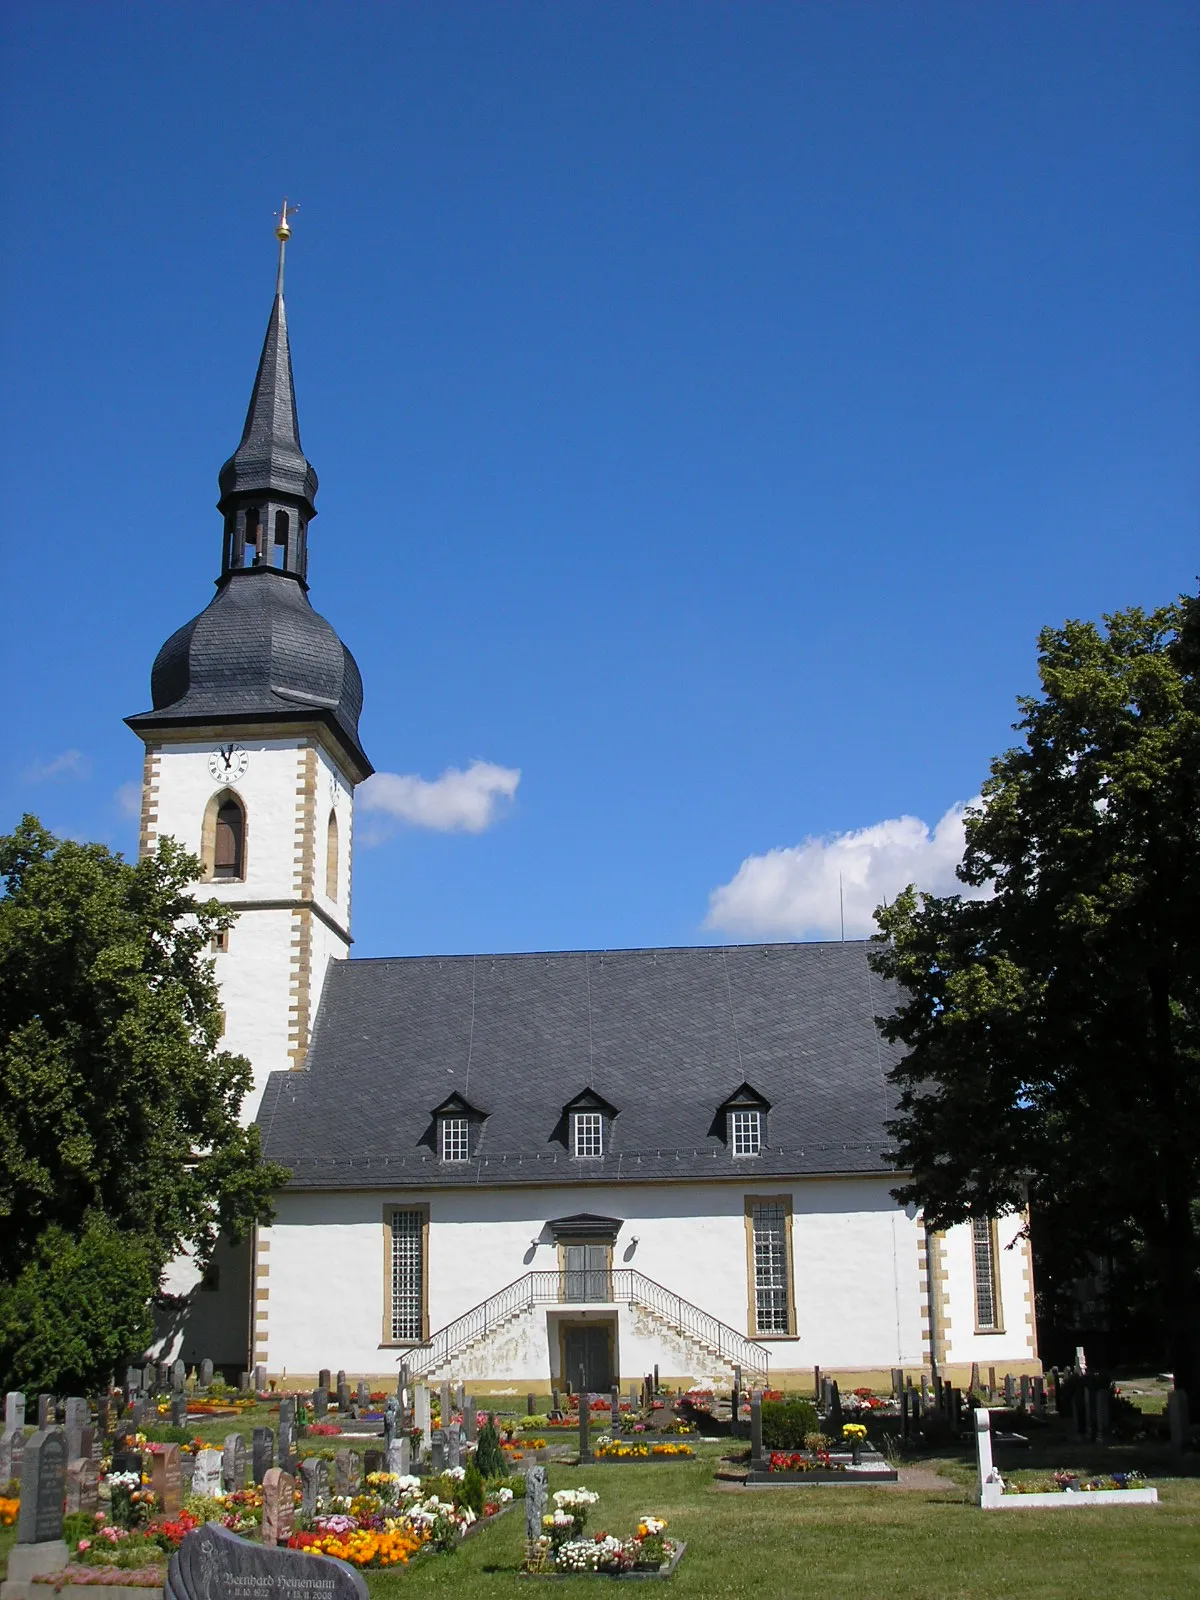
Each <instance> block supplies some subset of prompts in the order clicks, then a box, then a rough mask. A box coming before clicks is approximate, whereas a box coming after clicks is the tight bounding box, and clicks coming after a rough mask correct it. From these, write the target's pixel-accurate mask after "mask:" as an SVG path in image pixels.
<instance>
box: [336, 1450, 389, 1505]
mask: <svg viewBox="0 0 1200 1600" xmlns="http://www.w3.org/2000/svg"><path fill="white" fill-rule="evenodd" d="M387 1470H388V1471H389V1472H391V1471H392V1468H391V1467H388V1469H387ZM333 1492H334V1494H336V1495H340V1496H341V1497H342V1498H343V1499H345V1498H346V1497H347V1496H348V1495H349V1493H350V1452H349V1450H339V1451H338V1452H337V1453H336V1454H335V1456H334V1458H333Z"/></svg>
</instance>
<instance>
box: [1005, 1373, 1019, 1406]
mask: <svg viewBox="0 0 1200 1600" xmlns="http://www.w3.org/2000/svg"><path fill="white" fill-rule="evenodd" d="M1016 1402H1017V1386H1016V1384H1015V1383H1014V1382H1013V1375H1012V1373H1011V1372H1006V1373H1005V1374H1004V1404H1005V1405H1006V1406H1007V1407H1008V1409H1009V1410H1010V1411H1011V1410H1012V1408H1013V1406H1014V1405H1015V1404H1016Z"/></svg>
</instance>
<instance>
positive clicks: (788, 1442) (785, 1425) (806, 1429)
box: [762, 1400, 818, 1450]
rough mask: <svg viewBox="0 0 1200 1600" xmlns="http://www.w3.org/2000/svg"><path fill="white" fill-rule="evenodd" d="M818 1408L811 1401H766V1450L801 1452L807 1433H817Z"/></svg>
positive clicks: (764, 1425)
mask: <svg viewBox="0 0 1200 1600" xmlns="http://www.w3.org/2000/svg"><path fill="white" fill-rule="evenodd" d="M817 1428H818V1422H817V1408H816V1406H814V1405H813V1403H812V1401H811V1400H764V1401H763V1404H762V1442H763V1449H764V1450H800V1449H802V1448H803V1446H804V1436H805V1434H806V1433H816V1432H817Z"/></svg>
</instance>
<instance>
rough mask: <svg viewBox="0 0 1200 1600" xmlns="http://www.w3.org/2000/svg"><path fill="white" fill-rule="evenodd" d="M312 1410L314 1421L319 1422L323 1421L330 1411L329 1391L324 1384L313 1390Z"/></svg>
mask: <svg viewBox="0 0 1200 1600" xmlns="http://www.w3.org/2000/svg"><path fill="white" fill-rule="evenodd" d="M312 1408H313V1418H314V1420H315V1421H317V1422H320V1421H322V1420H323V1418H324V1416H325V1413H326V1412H327V1411H328V1410H329V1390H328V1389H327V1388H326V1387H325V1386H324V1384H321V1385H319V1386H318V1387H317V1388H316V1389H314V1390H313V1397H312Z"/></svg>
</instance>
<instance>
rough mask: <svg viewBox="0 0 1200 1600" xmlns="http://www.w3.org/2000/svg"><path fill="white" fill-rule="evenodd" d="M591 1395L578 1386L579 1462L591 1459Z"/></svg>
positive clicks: (581, 1386)
mask: <svg viewBox="0 0 1200 1600" xmlns="http://www.w3.org/2000/svg"><path fill="white" fill-rule="evenodd" d="M591 1399H592V1397H591V1395H590V1394H588V1393H587V1392H586V1390H585V1389H584V1387H583V1385H582V1384H580V1386H579V1459H580V1462H584V1461H590V1460H591V1459H592V1434H591V1421H592V1412H591Z"/></svg>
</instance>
